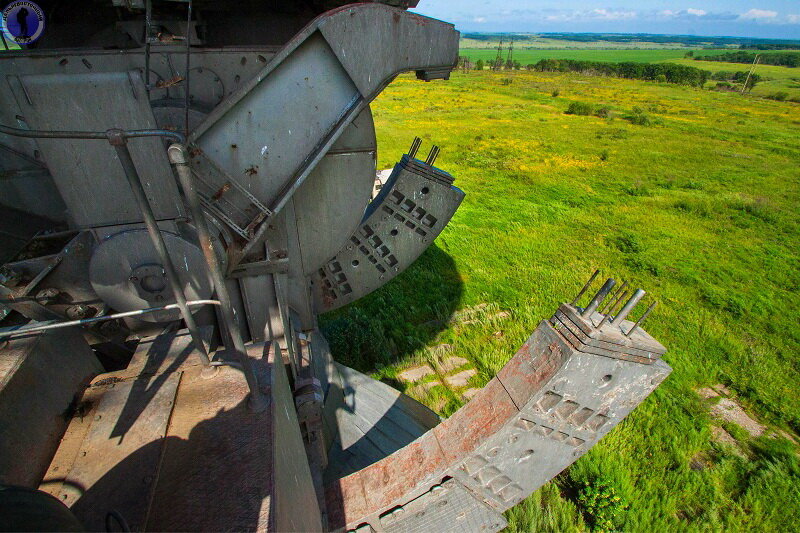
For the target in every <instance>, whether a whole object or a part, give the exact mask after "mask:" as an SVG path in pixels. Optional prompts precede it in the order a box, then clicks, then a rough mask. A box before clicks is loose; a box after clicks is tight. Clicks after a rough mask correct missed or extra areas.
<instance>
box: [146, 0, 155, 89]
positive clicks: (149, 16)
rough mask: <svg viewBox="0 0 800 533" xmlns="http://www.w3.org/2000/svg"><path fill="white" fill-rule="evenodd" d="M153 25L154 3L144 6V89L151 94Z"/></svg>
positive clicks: (149, 1) (149, 0) (150, 2)
mask: <svg viewBox="0 0 800 533" xmlns="http://www.w3.org/2000/svg"><path fill="white" fill-rule="evenodd" d="M152 23H153V1H152V0H147V1H146V2H145V4H144V87H145V89H146V90H147V93H148V94H150V35H151V34H152Z"/></svg>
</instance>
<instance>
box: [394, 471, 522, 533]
mask: <svg viewBox="0 0 800 533" xmlns="http://www.w3.org/2000/svg"><path fill="white" fill-rule="evenodd" d="M380 522H381V527H382V528H383V530H384V531H386V533H429V532H431V531H436V532H441V533H445V532H450V531H452V532H459V533H462V532H465V531H470V532H472V531H487V532H492V531H500V530H501V529H503V528H504V527H506V525H508V524H507V522H506V520H505V518H503V515H501V514H500V513H498V512H497V511H495V510H493V509H491V508H490V507H489V506H488V505H486V504H485V503H484V502H483V501H481V500H479V499H478V498H475V496H473V495H472V494H470V493H469V492H468V491H467V490H466V489H464V487H463V486H462V485H461V484H460V483H458V482H456V481H455V480H452V479H450V480H447V481H445V482H444V483H443V484H441V485H437V486H435V487H433V488H432V489H431V490H430V491H429V492H426V493H425V494H423V495H422V496H420V497H418V498H416V499H415V500H412V501H410V502H409V503H407V504H405V505H403V506H402V507H397V508H395V509H393V510H392V511H391V512H389V513H387V514H386V515H384V516H382V517H381V519H380Z"/></svg>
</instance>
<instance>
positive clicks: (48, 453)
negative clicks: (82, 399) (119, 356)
mask: <svg viewBox="0 0 800 533" xmlns="http://www.w3.org/2000/svg"><path fill="white" fill-rule="evenodd" d="M102 371H103V368H102V367H101V366H100V363H99V362H98V361H97V358H96V357H95V355H94V353H93V352H92V350H91V348H89V345H88V344H87V343H86V341H85V340H84V339H83V336H82V335H81V334H80V331H78V330H75V329H69V330H67V329H64V330H58V331H51V332H48V333H42V334H38V335H32V336H30V337H27V338H20V339H15V340H12V341H10V342H9V344H8V345H7V346H5V347H4V348H3V349H2V350H0V428H2V429H0V483H2V484H6V485H20V486H24V487H31V488H36V487H37V486H38V485H39V481H40V480H41V479H42V476H43V475H44V473H45V471H46V470H47V466H48V465H49V464H50V460H51V459H52V458H53V454H54V453H55V451H56V449H57V448H58V444H59V441H60V439H61V435H63V433H64V430H65V429H66V427H67V419H66V418H65V417H64V413H66V412H68V410H69V407H70V404H71V402H72V400H73V397H74V396H75V394H76V393H77V392H78V391H79V390H80V389H81V388H82V387H83V386H85V385H86V383H88V382H89V380H90V379H91V378H92V377H94V376H95V375H96V374H99V373H100V372H102Z"/></svg>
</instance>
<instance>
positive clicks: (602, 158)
mask: <svg viewBox="0 0 800 533" xmlns="http://www.w3.org/2000/svg"><path fill="white" fill-rule="evenodd" d="M600 161H608V150H603V151H602V152H600Z"/></svg>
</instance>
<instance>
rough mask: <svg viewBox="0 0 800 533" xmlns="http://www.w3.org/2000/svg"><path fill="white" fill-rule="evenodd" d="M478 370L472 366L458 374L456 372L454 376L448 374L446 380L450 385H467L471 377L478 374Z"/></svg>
mask: <svg viewBox="0 0 800 533" xmlns="http://www.w3.org/2000/svg"><path fill="white" fill-rule="evenodd" d="M477 373H478V371H477V370H475V369H474V368H470V369H468V370H462V371H461V372H459V373H458V374H454V375H452V376H447V377H446V378H444V380H445V381H446V382H447V384H448V385H450V386H451V387H465V386H466V385H467V382H468V381H469V378H471V377H472V376H474V375H475V374H477Z"/></svg>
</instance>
